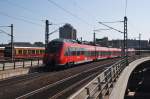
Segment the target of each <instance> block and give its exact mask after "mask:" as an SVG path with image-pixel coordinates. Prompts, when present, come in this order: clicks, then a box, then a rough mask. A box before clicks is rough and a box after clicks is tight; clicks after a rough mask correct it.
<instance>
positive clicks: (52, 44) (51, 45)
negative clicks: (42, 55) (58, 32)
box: [46, 42, 63, 53]
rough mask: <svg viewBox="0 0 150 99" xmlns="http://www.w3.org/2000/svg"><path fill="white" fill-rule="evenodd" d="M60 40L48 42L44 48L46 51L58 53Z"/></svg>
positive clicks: (60, 46) (60, 45)
mask: <svg viewBox="0 0 150 99" xmlns="http://www.w3.org/2000/svg"><path fill="white" fill-rule="evenodd" d="M62 46H63V43H62V42H50V43H49V44H48V47H47V49H46V52H47V53H58V52H59V51H60V50H61V49H62Z"/></svg>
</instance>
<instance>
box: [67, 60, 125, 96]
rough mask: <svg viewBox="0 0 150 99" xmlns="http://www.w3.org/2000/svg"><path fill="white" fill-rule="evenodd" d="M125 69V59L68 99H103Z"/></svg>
mask: <svg viewBox="0 0 150 99" xmlns="http://www.w3.org/2000/svg"><path fill="white" fill-rule="evenodd" d="M125 67H126V60H125V59H123V60H120V61H118V62H117V63H115V64H113V65H112V66H110V67H109V68H107V69H106V70H105V71H104V72H102V73H101V74H100V75H98V76H97V77H96V78H95V79H93V80H92V81H91V82H89V83H88V84H87V85H86V86H84V87H83V88H82V89H80V90H79V91H78V92H76V93H75V94H73V95H72V96H71V97H69V98H70V99H97V98H99V99H104V97H106V96H108V95H109V94H110V92H111V90H112V88H113V86H114V84H115V82H116V80H117V78H118V77H119V75H120V73H121V72H122V70H123V69H124V68H125Z"/></svg>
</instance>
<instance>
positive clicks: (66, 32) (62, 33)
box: [59, 24, 77, 40]
mask: <svg viewBox="0 0 150 99" xmlns="http://www.w3.org/2000/svg"><path fill="white" fill-rule="evenodd" d="M59 38H63V39H73V40H76V38H77V31H76V29H74V28H73V26H71V24H65V25H64V26H62V27H60V28H59Z"/></svg>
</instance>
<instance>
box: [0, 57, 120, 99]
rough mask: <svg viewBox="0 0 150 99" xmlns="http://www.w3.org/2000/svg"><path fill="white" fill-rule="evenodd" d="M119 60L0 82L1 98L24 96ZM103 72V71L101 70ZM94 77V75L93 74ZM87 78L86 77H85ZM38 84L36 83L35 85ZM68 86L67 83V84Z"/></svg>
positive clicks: (9, 98)
mask: <svg viewBox="0 0 150 99" xmlns="http://www.w3.org/2000/svg"><path fill="white" fill-rule="evenodd" d="M117 60H119V59H109V60H103V61H100V62H93V63H89V64H82V65H80V66H76V67H73V68H69V69H65V70H61V71H54V72H49V73H43V74H42V73H41V74H35V75H34V74H33V75H32V76H31V77H30V76H26V77H19V78H18V79H17V78H15V79H12V81H11V80H9V82H7V81H5V83H4V82H3V83H2V82H0V87H1V88H0V98H1V99H12V98H16V97H20V96H22V95H24V94H27V93H30V92H32V91H34V90H37V89H40V88H43V86H47V85H53V84H54V83H55V84H56V82H59V81H61V80H64V79H65V78H68V77H72V76H74V75H77V74H79V73H81V72H83V71H85V70H86V71H87V70H90V69H92V68H94V67H96V66H100V65H101V66H102V64H106V63H113V62H115V61H117ZM101 70H102V69H101ZM95 75H96V74H95ZM93 76H94V74H93ZM84 78H86V77H84ZM35 82H36V83H35ZM66 84H67V83H66Z"/></svg>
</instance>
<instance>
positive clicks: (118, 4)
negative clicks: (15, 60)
mask: <svg viewBox="0 0 150 99" xmlns="http://www.w3.org/2000/svg"><path fill="white" fill-rule="evenodd" d="M50 1H54V2H55V3H57V4H58V5H60V6H61V7H63V8H64V9H66V10H67V11H69V12H70V13H72V14H73V15H75V16H76V17H77V18H76V17H74V16H72V15H70V14H68V13H66V12H65V11H63V10H62V9H60V8H58V7H56V6H55V5H54V4H52V3H51V2H49V1H48V0H0V25H10V24H12V23H13V24H14V36H15V41H22V42H23V41H25V42H32V43H33V42H36V41H42V42H44V35H45V30H44V29H45V24H44V21H45V20H46V19H48V20H49V21H50V22H52V23H54V24H57V25H53V26H50V31H53V30H55V29H57V28H59V27H60V26H62V25H63V24H64V23H70V24H72V26H73V27H74V28H75V29H77V37H78V38H80V37H82V38H83V39H84V40H92V39H93V30H94V29H99V28H106V27H104V26H102V25H100V24H98V21H121V20H123V17H124V15H125V11H124V10H125V0H50ZM149 4H150V1H149V0H128V6H127V17H128V33H129V38H132V39H133V38H137V37H138V34H139V33H141V34H142V39H147V40H148V39H149V38H150V37H149V32H150V31H149V26H150V20H149V18H150V14H149V11H150V6H149ZM12 17H13V18H12ZM18 19H19V20H18ZM23 20H24V21H23ZM26 21H27V22H26ZM108 25H110V26H113V27H115V28H117V29H119V30H122V31H123V23H114V24H108ZM0 29H2V30H4V31H6V32H8V33H9V32H10V29H9V28H2V27H0ZM105 36H108V37H109V39H122V38H123V35H122V34H120V33H118V32H116V31H101V32H97V33H96V37H97V38H102V37H105ZM54 38H58V32H56V33H55V34H53V35H51V36H50V40H52V39H54ZM9 41H10V37H8V36H7V35H5V34H0V43H8V42H9Z"/></svg>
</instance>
